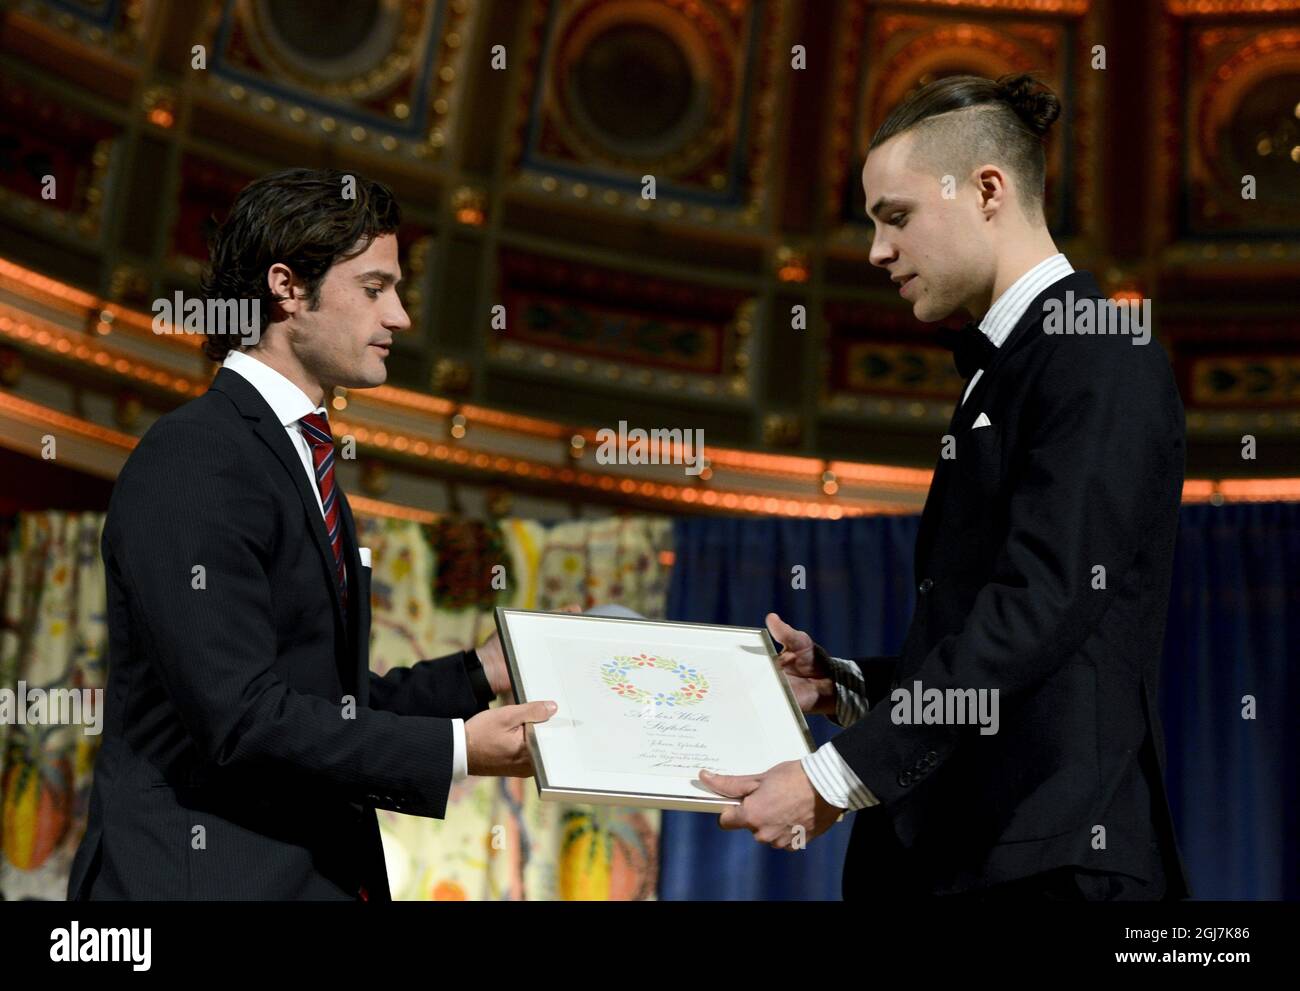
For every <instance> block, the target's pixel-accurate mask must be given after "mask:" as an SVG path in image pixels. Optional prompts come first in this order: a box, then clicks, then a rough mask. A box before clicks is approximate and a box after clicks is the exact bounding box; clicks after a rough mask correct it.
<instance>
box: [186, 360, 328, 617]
mask: <svg viewBox="0 0 1300 991" xmlns="http://www.w3.org/2000/svg"><path fill="white" fill-rule="evenodd" d="M211 388H213V389H216V390H217V391H219V392H221V393H223V394H224V395H226V396H228V397H229V398H230V400H231V402H233V403H234V404H235V408H236V409H237V410H239V413H240V415H241V416H243V417H244V418H245V419H247V420H251V421H252V422H253V432H254V433H256V434H257V436H258V437H260V438H261V440H262V443H264V444H265V445H266V446H267V447H269V448H270V449H271V453H272V454H274V455H275V457H276V460H278V461H279V462H280V465H281V466H282V467H283V468H284V470H285V471H286V472H288V473H289V479H290V481H291V482H292V483H293V487H294V491H295V492H297V493H298V498H299V500H301V502H302V506H303V510H304V512H306V514H307V526H308V527H309V528H310V530H311V535H312V539H313V541H314V542H315V544H316V550H317V551H318V552H319V553H320V558H321V567H322V568H324V579H323V580H324V582H325V584H326V585H327V586H329V590H330V596H331V601H332V602H333V603H334V614H335V616H337V617H338V619H339V620H340V622H342V623H343V626H344V629H345V630H346V629H347V617H346V616H344V615H343V601H342V599H340V598H339V590H338V583H337V582H336V581H335V580H334V551H333V549H332V548H331V547H330V542H329V534H328V533H327V532H326V531H325V518H324V517H323V516H321V512H320V506H319V505H318V504H317V502H316V493H315V492H313V491H312V488H311V484H310V483H309V482H308V481H307V473H306V472H305V471H304V470H303V466H302V459H301V458H299V457H298V452H297V451H295V450H294V449H293V443H292V442H291V441H290V440H289V435H288V434H286V433H285V432H284V424H282V423H281V422H280V421H279V420H278V419H277V418H276V416H275V413H274V411H273V410H272V409H271V407H270V406H268V405H267V403H266V400H265V399H263V398H262V395H261V393H259V392H258V391H257V390H256V389H254V388H253V386H252V385H251V384H249V382H248V380H247V379H245V378H244V377H243V376H241V375H239V374H238V373H237V372H232V371H230V370H229V369H225V368H223V369H222V370H221V371H219V372H218V373H217V377H216V378H215V379H213V381H212V386H211Z"/></svg>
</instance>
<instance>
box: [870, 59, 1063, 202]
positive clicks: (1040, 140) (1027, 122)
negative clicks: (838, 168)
mask: <svg viewBox="0 0 1300 991" xmlns="http://www.w3.org/2000/svg"><path fill="white" fill-rule="evenodd" d="M960 110H972V111H976V112H975V113H956V112H955V111H960ZM1060 114H1061V101H1060V100H1058V99H1057V98H1056V94H1055V93H1053V92H1052V91H1051V89H1049V88H1048V87H1047V86H1046V85H1044V84H1043V83H1040V82H1039V81H1038V80H1036V79H1035V78H1034V77H1033V76H1032V75H1030V74H1028V73H1020V74H1018V75H1006V76H1002V77H1000V78H998V79H996V80H995V79H985V78H984V77H983V76H949V77H948V78H946V79H936V80H935V81H934V82H932V83H928V84H926V85H925V86H923V87H921V89H919V90H918V91H917V92H916V93H914V94H913V95H912V96H911V97H910V98H909V99H907V100H905V101H904V102H903V103H901V104H899V105H898V106H897V107H895V108H894V110H893V112H891V113H890V115H889V116H888V117H886V118H885V121H884V123H883V124H881V125H880V128H879V129H878V130H877V131H876V133H875V135H874V136H873V137H872V139H871V145H870V147H869V148H868V149H867V150H868V151H870V150H871V149H872V148H877V147H879V146H880V145H882V144H884V143H885V142H886V141H888V140H889V139H890V138H892V137H895V136H897V135H899V134H902V133H903V132H904V131H915V132H916V145H915V147H914V149H913V151H912V159H913V160H920V161H922V162H924V163H925V165H926V167H927V168H929V169H931V170H932V171H935V172H936V174H938V173H941V172H947V173H951V174H952V175H966V174H968V173H969V172H970V170H971V169H973V168H974V167H975V166H976V165H979V164H981V163H982V162H1004V163H1006V165H1007V166H1008V167H1009V168H1010V169H1011V171H1012V172H1013V173H1014V174H1015V175H1016V176H1017V177H1018V178H1019V179H1020V182H1021V188H1022V190H1023V193H1024V196H1023V198H1022V200H1021V206H1022V208H1023V209H1024V210H1025V215H1026V216H1034V217H1041V216H1042V212H1043V200H1044V198H1045V195H1046V189H1045V186H1046V181H1047V155H1046V152H1045V150H1044V143H1045V141H1046V138H1047V132H1048V130H1049V129H1050V128H1051V126H1052V123H1053V122H1054V121H1055V120H1056V118H1057V117H1059V116H1060Z"/></svg>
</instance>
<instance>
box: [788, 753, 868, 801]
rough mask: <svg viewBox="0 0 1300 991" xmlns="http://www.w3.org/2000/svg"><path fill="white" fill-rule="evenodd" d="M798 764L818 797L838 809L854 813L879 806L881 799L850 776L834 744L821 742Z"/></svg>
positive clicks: (854, 775) (850, 770) (857, 779)
mask: <svg viewBox="0 0 1300 991" xmlns="http://www.w3.org/2000/svg"><path fill="white" fill-rule="evenodd" d="M800 763H801V764H802V765H803V770H804V773H805V774H806V775H808V780H809V781H811V782H812V786H813V787H814V788H816V789H817V794H819V795H821V797H822V798H824V799H825V800H826V801H827V802H829V803H830V804H831V805H833V806H835V807H836V808H837V809H848V810H849V811H855V810H857V809H865V808H867V807H868V806H871V805H879V804H880V799H878V798H876V796H875V795H873V794H871V790H870V789H869V788H868V787H867V786H866V785H864V784H863V783H862V779H861V778H859V777H858V776H857V775H856V774H854V773H853V768H851V767H849V765H848V764H847V763H846V762H845V760H844V758H843V757H841V756H840V752H839V751H838V750H836V749H835V745H834V744H832V743H823V744H822V745H821V746H820V747H818V748H817V749H816V750H815V751H814V752H813V753H811V754H809V755H808V756H807V757H804V758H802V759H801V760H800Z"/></svg>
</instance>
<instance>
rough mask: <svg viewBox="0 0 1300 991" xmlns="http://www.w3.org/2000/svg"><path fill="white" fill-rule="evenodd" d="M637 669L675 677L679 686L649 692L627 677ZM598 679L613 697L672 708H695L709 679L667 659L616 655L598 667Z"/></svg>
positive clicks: (706, 689)
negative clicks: (647, 669)
mask: <svg viewBox="0 0 1300 991" xmlns="http://www.w3.org/2000/svg"><path fill="white" fill-rule="evenodd" d="M638 668H656V669H658V670H660V671H668V672H671V673H672V674H675V675H677V678H678V680H679V681H680V682H681V684H680V685H679V686H678V688H677V691H675V692H651V691H647V690H646V689H644V688H641V687H639V686H638V685H635V684H633V683H632V680H631V676H632V675H633V673H634V672H635V671H636V670H637V669H638ZM600 678H601V680H602V681H603V682H604V683H605V684H606V685H607V686H608V687H609V689H610V691H612V692H614V693H615V694H616V695H621V696H622V697H623V698H625V699H627V700H628V701H630V702H637V703H639V704H641V705H645V704H647V703H650V704H653V705H654V706H656V707H659V706H663V707H664V708H670V709H675V708H677V707H678V706H684V705H695V704H697V703H698V702H700V701H701V700H702V699H703V698H704V696H706V695H707V694H708V693H709V680H708V679H707V678H705V677H704V675H703V674H701V673H700V671H699V670H698V669H696V668H693V667H691V666H690V665H688V664H683V663H682V662H681V661H677V660H674V659H672V658H671V657H656V656H655V655H654V654H628V655H625V656H616V657H615V658H614V659H613V660H612V661H606V662H605V663H604V664H602V665H601V666H600Z"/></svg>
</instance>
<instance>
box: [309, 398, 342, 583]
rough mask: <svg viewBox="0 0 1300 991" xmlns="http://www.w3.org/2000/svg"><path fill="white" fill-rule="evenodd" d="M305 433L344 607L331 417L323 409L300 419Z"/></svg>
mask: <svg viewBox="0 0 1300 991" xmlns="http://www.w3.org/2000/svg"><path fill="white" fill-rule="evenodd" d="M298 422H299V423H300V424H302V435H303V436H304V437H305V438H307V443H308V444H309V445H311V460H312V464H313V465H315V466H316V487H317V489H318V490H319V491H320V501H321V508H322V509H323V510H324V511H325V530H326V532H327V533H328V534H329V539H330V547H332V548H333V549H334V568H335V579H336V580H337V581H338V584H339V598H340V599H341V601H342V603H343V608H344V609H346V608H347V607H348V572H347V569H346V568H345V567H344V566H343V526H342V520H341V518H340V516H341V514H340V513H339V499H338V495H339V490H338V488H337V487H335V485H334V437H333V435H331V434H330V424H329V420H327V419H325V416H324V415H323V414H321V413H308V414H307V415H306V416H304V417H303V418H302V419H301V420H299V421H298Z"/></svg>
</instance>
